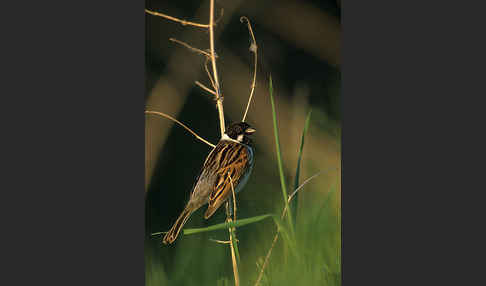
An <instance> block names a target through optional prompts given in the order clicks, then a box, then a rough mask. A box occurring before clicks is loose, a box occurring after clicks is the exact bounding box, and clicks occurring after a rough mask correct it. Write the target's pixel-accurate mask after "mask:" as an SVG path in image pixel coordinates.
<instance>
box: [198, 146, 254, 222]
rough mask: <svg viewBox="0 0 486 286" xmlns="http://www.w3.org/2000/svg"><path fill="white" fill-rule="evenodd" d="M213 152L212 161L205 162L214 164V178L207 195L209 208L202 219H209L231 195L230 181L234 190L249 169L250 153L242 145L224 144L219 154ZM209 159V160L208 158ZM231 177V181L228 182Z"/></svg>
mask: <svg viewBox="0 0 486 286" xmlns="http://www.w3.org/2000/svg"><path fill="white" fill-rule="evenodd" d="M216 151H218V150H215V152H213V154H215V155H214V158H213V159H214V160H211V161H209V160H207V161H206V163H208V164H214V166H211V167H213V168H214V167H216V166H217V168H215V169H213V170H216V173H215V174H216V177H215V180H214V183H213V189H212V191H211V193H210V195H209V206H208V209H207V211H206V213H205V215H204V218H206V219H207V218H209V217H210V216H211V215H213V213H214V212H215V211H216V210H217V209H218V208H219V207H220V206H221V204H222V203H223V202H224V201H226V199H227V198H228V196H230V195H231V192H232V190H231V181H232V182H233V187H234V188H235V189H236V188H237V186H238V184H239V182H240V180H241V179H242V178H243V177H244V176H245V175H246V173H247V171H248V170H249V167H250V153H249V151H248V149H247V147H246V146H245V145H243V144H238V143H235V142H228V141H227V142H226V143H225V144H224V146H222V147H221V148H220V150H219V152H216ZM208 159H209V158H208ZM230 176H231V180H230Z"/></svg>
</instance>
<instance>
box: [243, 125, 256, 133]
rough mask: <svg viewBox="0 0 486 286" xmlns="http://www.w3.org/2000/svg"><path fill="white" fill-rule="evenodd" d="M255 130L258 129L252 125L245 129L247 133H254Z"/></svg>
mask: <svg viewBox="0 0 486 286" xmlns="http://www.w3.org/2000/svg"><path fill="white" fill-rule="evenodd" d="M255 131H256V129H253V128H251V127H250V128H247V129H246V130H245V133H248V134H252V133H253V132H255Z"/></svg>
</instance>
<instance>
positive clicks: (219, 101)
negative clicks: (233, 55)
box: [145, 0, 257, 286]
mask: <svg viewBox="0 0 486 286" xmlns="http://www.w3.org/2000/svg"><path fill="white" fill-rule="evenodd" d="M145 12H147V13H149V14H151V15H155V16H160V17H162V18H165V19H168V20H171V21H174V22H178V23H181V24H182V25H190V26H194V27H199V28H207V29H208V30H209V46H210V49H209V53H208V52H205V51H203V50H200V49H197V48H194V47H192V46H191V45H189V44H187V43H185V42H182V41H179V40H176V39H173V38H171V39H170V40H171V41H173V42H176V43H178V44H181V45H183V46H184V47H186V48H188V49H190V50H191V51H193V52H196V53H199V54H202V55H204V56H206V62H205V70H206V72H207V74H208V77H209V80H210V81H211V85H212V87H213V89H214V90H211V89H210V88H208V87H206V86H205V85H203V84H202V83H200V82H198V81H196V82H195V83H196V85H198V86H199V87H201V88H202V89H203V90H205V91H207V92H209V93H211V94H212V95H214V96H215V100H216V107H217V109H218V116H219V126H220V131H221V137H222V136H223V135H224V132H225V121H224V109H223V95H222V94H221V88H220V84H219V77H218V71H217V67H216V58H217V56H216V53H215V51H214V25H215V24H216V22H215V21H214V0H210V9H209V24H207V25H206V24H200V23H195V22H190V21H186V20H182V19H179V18H176V17H172V16H169V15H166V14H163V13H160V12H154V11H150V10H147V9H145ZM222 14H223V10H221V17H222ZM243 20H246V21H247V24H248V29H249V31H250V34H251V37H252V41H253V42H252V44H251V46H250V51H252V52H253V53H254V54H255V70H254V76H253V83H252V87H251V93H250V97H249V100H248V104H247V107H246V110H245V113H244V115H243V120H242V121H245V118H246V115H247V113H248V109H249V107H250V103H251V100H252V97H253V92H254V89H255V82H256V69H257V46H256V41H255V37H254V35H253V30H252V28H251V25H250V21H249V20H248V18H246V17H242V18H240V21H242V22H243ZM217 21H219V19H218V20H217ZM209 60H210V61H211V66H212V75H211V73H210V72H209V68H208V66H207V64H208V61H209ZM145 113H146V114H156V115H160V116H163V117H165V118H168V119H170V120H172V121H174V122H176V123H178V124H179V125H181V126H182V127H184V128H185V129H186V130H188V131H189V132H191V133H192V134H193V135H194V136H196V138H198V139H199V140H201V141H203V142H204V143H206V144H208V145H210V146H211V147H213V148H214V147H215V145H214V144H211V143H210V142H208V141H207V140H205V139H203V138H202V137H200V136H199V135H197V134H196V133H195V132H194V131H192V130H191V129H190V128H189V127H187V126H185V125H184V124H182V123H181V122H179V121H178V120H176V119H175V118H173V117H171V116H169V115H167V114H165V113H162V112H157V111H145ZM230 182H231V190H232V194H233V205H234V216H233V218H231V215H230V214H229V212H227V221H228V222H231V221H233V219H234V221H236V197H235V192H234V187H233V180H232V179H231V177H230ZM229 206H230V205H229V201H227V202H226V208H227V210H228V209H229ZM228 231H229V232H230V240H229V245H230V248H231V259H232V262H233V274H234V276H235V285H236V286H239V284H240V280H239V274H238V266H237V261H236V255H235V249H234V245H233V235H234V238H235V240H236V235H235V234H234V231H235V227H230V228H229V229H228ZM217 242H219V243H227V242H223V241H217Z"/></svg>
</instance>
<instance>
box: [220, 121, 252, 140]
mask: <svg viewBox="0 0 486 286" xmlns="http://www.w3.org/2000/svg"><path fill="white" fill-rule="evenodd" d="M255 131H256V130H255V129H253V128H252V127H251V126H250V125H249V124H248V123H246V122H238V123H233V124H231V125H230V126H228V128H227V129H226V132H225V134H226V135H228V137H229V138H231V139H234V140H237V141H239V142H241V143H245V144H248V145H249V144H250V142H251V141H250V138H248V135H251V134H253V133H254V132H255Z"/></svg>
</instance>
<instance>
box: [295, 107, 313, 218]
mask: <svg viewBox="0 0 486 286" xmlns="http://www.w3.org/2000/svg"><path fill="white" fill-rule="evenodd" d="M311 114H312V110H311V111H309V113H308V114H307V118H306V119H305V125H304V131H303V132H302V139H301V142H300V149H299V155H298V159H297V169H296V170H295V182H294V190H297V188H298V187H299V176H300V161H301V160H302V150H304V138H305V134H307V130H308V129H309V122H310V118H311ZM298 197H299V196H298V194H295V198H294V199H293V201H292V203H291V205H293V206H295V210H296V211H295V215H294V216H295V217H294V222H295V221H297V205H298Z"/></svg>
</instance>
